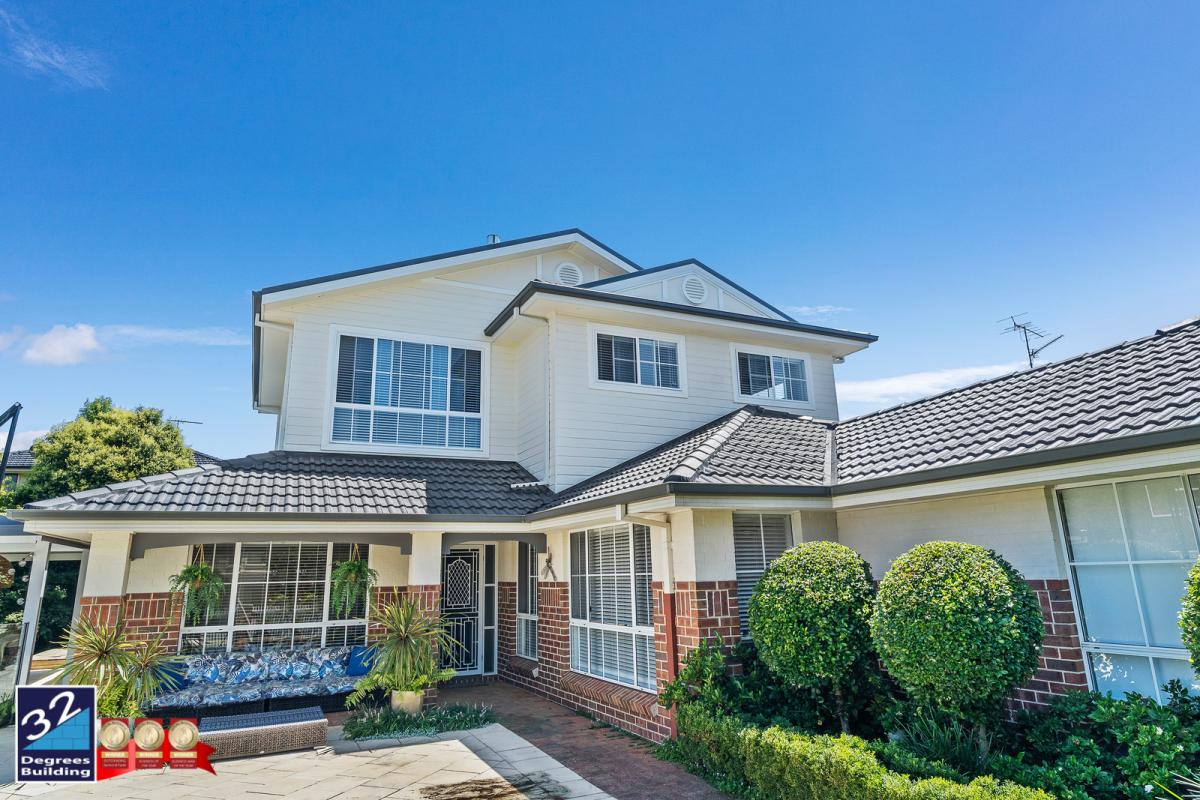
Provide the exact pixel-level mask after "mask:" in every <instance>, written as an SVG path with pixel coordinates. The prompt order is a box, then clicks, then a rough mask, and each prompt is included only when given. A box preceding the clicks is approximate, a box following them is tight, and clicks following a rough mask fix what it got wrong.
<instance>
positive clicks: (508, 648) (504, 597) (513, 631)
mask: <svg viewBox="0 0 1200 800" xmlns="http://www.w3.org/2000/svg"><path fill="white" fill-rule="evenodd" d="M496 613H497V617H496V626H497V629H498V630H497V646H498V647H499V648H500V649H499V652H497V654H496V670H497V672H505V671H506V670H508V669H511V668H512V667H513V666H514V664H513V662H514V661H515V660H517V655H516V652H517V584H516V583H515V582H514V581H499V582H498V583H497V584H496ZM520 660H522V661H525V662H526V665H529V666H532V665H533V662H530V661H528V660H526V659H520ZM523 666H524V665H523ZM527 669H528V668H527V667H526V671H527Z"/></svg>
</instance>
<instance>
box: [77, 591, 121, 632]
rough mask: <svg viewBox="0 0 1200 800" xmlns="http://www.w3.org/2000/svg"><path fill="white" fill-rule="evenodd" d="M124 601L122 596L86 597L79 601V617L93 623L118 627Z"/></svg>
mask: <svg viewBox="0 0 1200 800" xmlns="http://www.w3.org/2000/svg"><path fill="white" fill-rule="evenodd" d="M123 602H124V599H123V598H122V597H121V596H120V595H114V596H112V597H84V598H81V599H80V601H79V616H81V617H84V618H86V619H88V620H90V621H92V622H102V623H104V624H106V625H116V624H117V620H118V619H119V618H120V616H121V606H122V604H123Z"/></svg>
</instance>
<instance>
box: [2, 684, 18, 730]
mask: <svg viewBox="0 0 1200 800" xmlns="http://www.w3.org/2000/svg"><path fill="white" fill-rule="evenodd" d="M15 712H16V700H15V699H13V693H12V692H5V693H4V694H3V695H0V728H7V727H8V726H9V725H12V723H13V714H14V713H15Z"/></svg>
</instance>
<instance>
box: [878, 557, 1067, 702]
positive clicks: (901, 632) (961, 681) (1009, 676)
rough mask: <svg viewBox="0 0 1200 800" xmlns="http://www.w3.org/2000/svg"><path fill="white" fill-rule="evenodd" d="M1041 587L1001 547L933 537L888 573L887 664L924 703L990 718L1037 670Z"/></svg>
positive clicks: (881, 620)
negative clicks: (1038, 589) (991, 548)
mask: <svg viewBox="0 0 1200 800" xmlns="http://www.w3.org/2000/svg"><path fill="white" fill-rule="evenodd" d="M1043 624H1044V623H1043V620H1042V612H1041V607H1040V606H1039V604H1038V600H1037V595H1036V594H1034V592H1033V590H1032V589H1031V588H1030V587H1029V585H1028V584H1027V583H1025V580H1024V579H1023V578H1022V577H1021V574H1020V573H1019V572H1017V571H1016V570H1015V569H1013V567H1012V566H1011V565H1010V564H1009V563H1008V562H1007V561H1005V560H1004V559H1003V558H1001V557H1000V556H998V555H996V554H995V553H993V552H991V551H989V550H985V549H984V548H982V547H979V546H978V545H973V544H965V543H963V542H927V543H925V544H921V545H918V546H916V547H914V548H913V549H912V550H909V551H908V552H907V553H905V554H904V555H902V556H900V558H898V559H896V562H895V564H893V565H892V568H891V569H889V570H888V572H887V574H886V575H884V577H883V580H882V581H881V582H880V584H879V593H878V595H877V597H876V600H875V611H874V614H873V615H872V617H871V634H872V637H873V639H874V642H875V648H876V649H877V650H878V651H879V655H880V657H881V658H882V659H883V663H884V664H885V665H886V666H887V669H888V672H889V673H890V674H891V676H892V677H893V678H894V679H895V680H896V682H897V683H898V684H900V686H901V687H902V688H903V689H904V690H905V691H906V692H907V693H908V694H909V696H910V697H912V698H913V699H914V700H916V701H917V702H918V703H920V704H923V705H928V706H931V707H933V708H937V709H940V710H941V711H943V712H945V713H947V714H950V715H952V716H955V717H959V718H962V719H965V720H969V721H973V722H977V723H986V722H988V721H989V720H990V719H992V718H993V717H994V715H995V714H996V713H997V712H998V711H999V710H1000V709H1001V708H1003V704H1004V700H1005V698H1007V697H1008V696H1009V695H1010V694H1011V693H1012V691H1013V689H1015V688H1016V687H1018V686H1021V685H1023V684H1024V683H1025V682H1026V681H1028V680H1029V679H1030V678H1031V677H1032V676H1033V673H1034V672H1035V671H1036V670H1037V666H1038V657H1039V655H1040V654H1041V648H1042V634H1043V630H1044V628H1043Z"/></svg>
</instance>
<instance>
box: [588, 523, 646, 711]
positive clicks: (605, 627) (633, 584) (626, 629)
mask: <svg viewBox="0 0 1200 800" xmlns="http://www.w3.org/2000/svg"><path fill="white" fill-rule="evenodd" d="M621 524H622V523H616V524H606V525H602V524H596V525H589V526H587V527H583V528H572V529H571V530H569V531H568V532H567V562H568V563H567V662H568V663H569V664H570V665H571V666H570V670H571V671H572V672H574V673H576V674H579V675H587V676H588V677H590V678H595V679H597V680H601V681H604V682H606V683H611V684H613V685H614V686H625V687H628V688H630V689H636V690H638V691H639V692H646V693H648V694H657V693H658V689H657V684H658V678H657V673H658V670H657V655H658V652H657V651H658V642H657V640H656V639H655V637H654V624H653V620H654V609H653V608H651V609H650V619H651V624H650V625H638V624H637V576H638V571H637V559H636V554H635V553H634V543H633V523H624V527H625V532H626V535H627V536H628V537H629V600H630V608H631V610H632V613H633V624H632V625H613V624H610V623H605V622H592V621H591V620H581V619H575V617H573V616H571V609H573V608H574V607H575V606H574V602H573V601H574V596H573V594H572V593H573V592H574V591H575V590H574V588H573V587H572V584H573V583H574V581H573V580H572V578H573V577H574V573H573V572H572V570H573V569H574V565H573V564H571V563H570V560H571V558H570V556H571V536H572V534H575V533H583V534H584V535H585V536H586V535H587V532H588V531H594V530H602V529H604V528H610V527H620V526H621ZM585 547H586V540H585ZM650 558H651V577H650V586H651V592H650V602H651V604H652V605H653V603H654V591H653V586H654V576H653V558H654V543H653V533H652V534H651V542H650ZM588 569H589V570H590V569H591V565H589V566H588ZM587 574H588V575H589V576H590V575H591V574H592V573H591V572H588V573H587ZM584 600H585V602H586V600H587V598H584ZM571 628H582V629H583V630H600V631H615V632H617V633H628V634H630V635H632V637H633V675H634V682H633V683H625V682H623V681H618V680H613V679H612V678H608V677H605V676H603V675H597V674H594V673H592V672H583V671H580V670H577V669H575V666H574V665H575V653H574V652H572V650H571V634H570V630H571ZM639 636H649V637H650V641H651V642H652V643H653V644H654V650H655V662H656V663H655V664H651V665H650V674H651V675H654V676H655V679H654V682H655V687H656V688H652V689H648V688H646V687H644V686H638V685H637V673H638V663H639V662H638V647H637V637H639Z"/></svg>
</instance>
